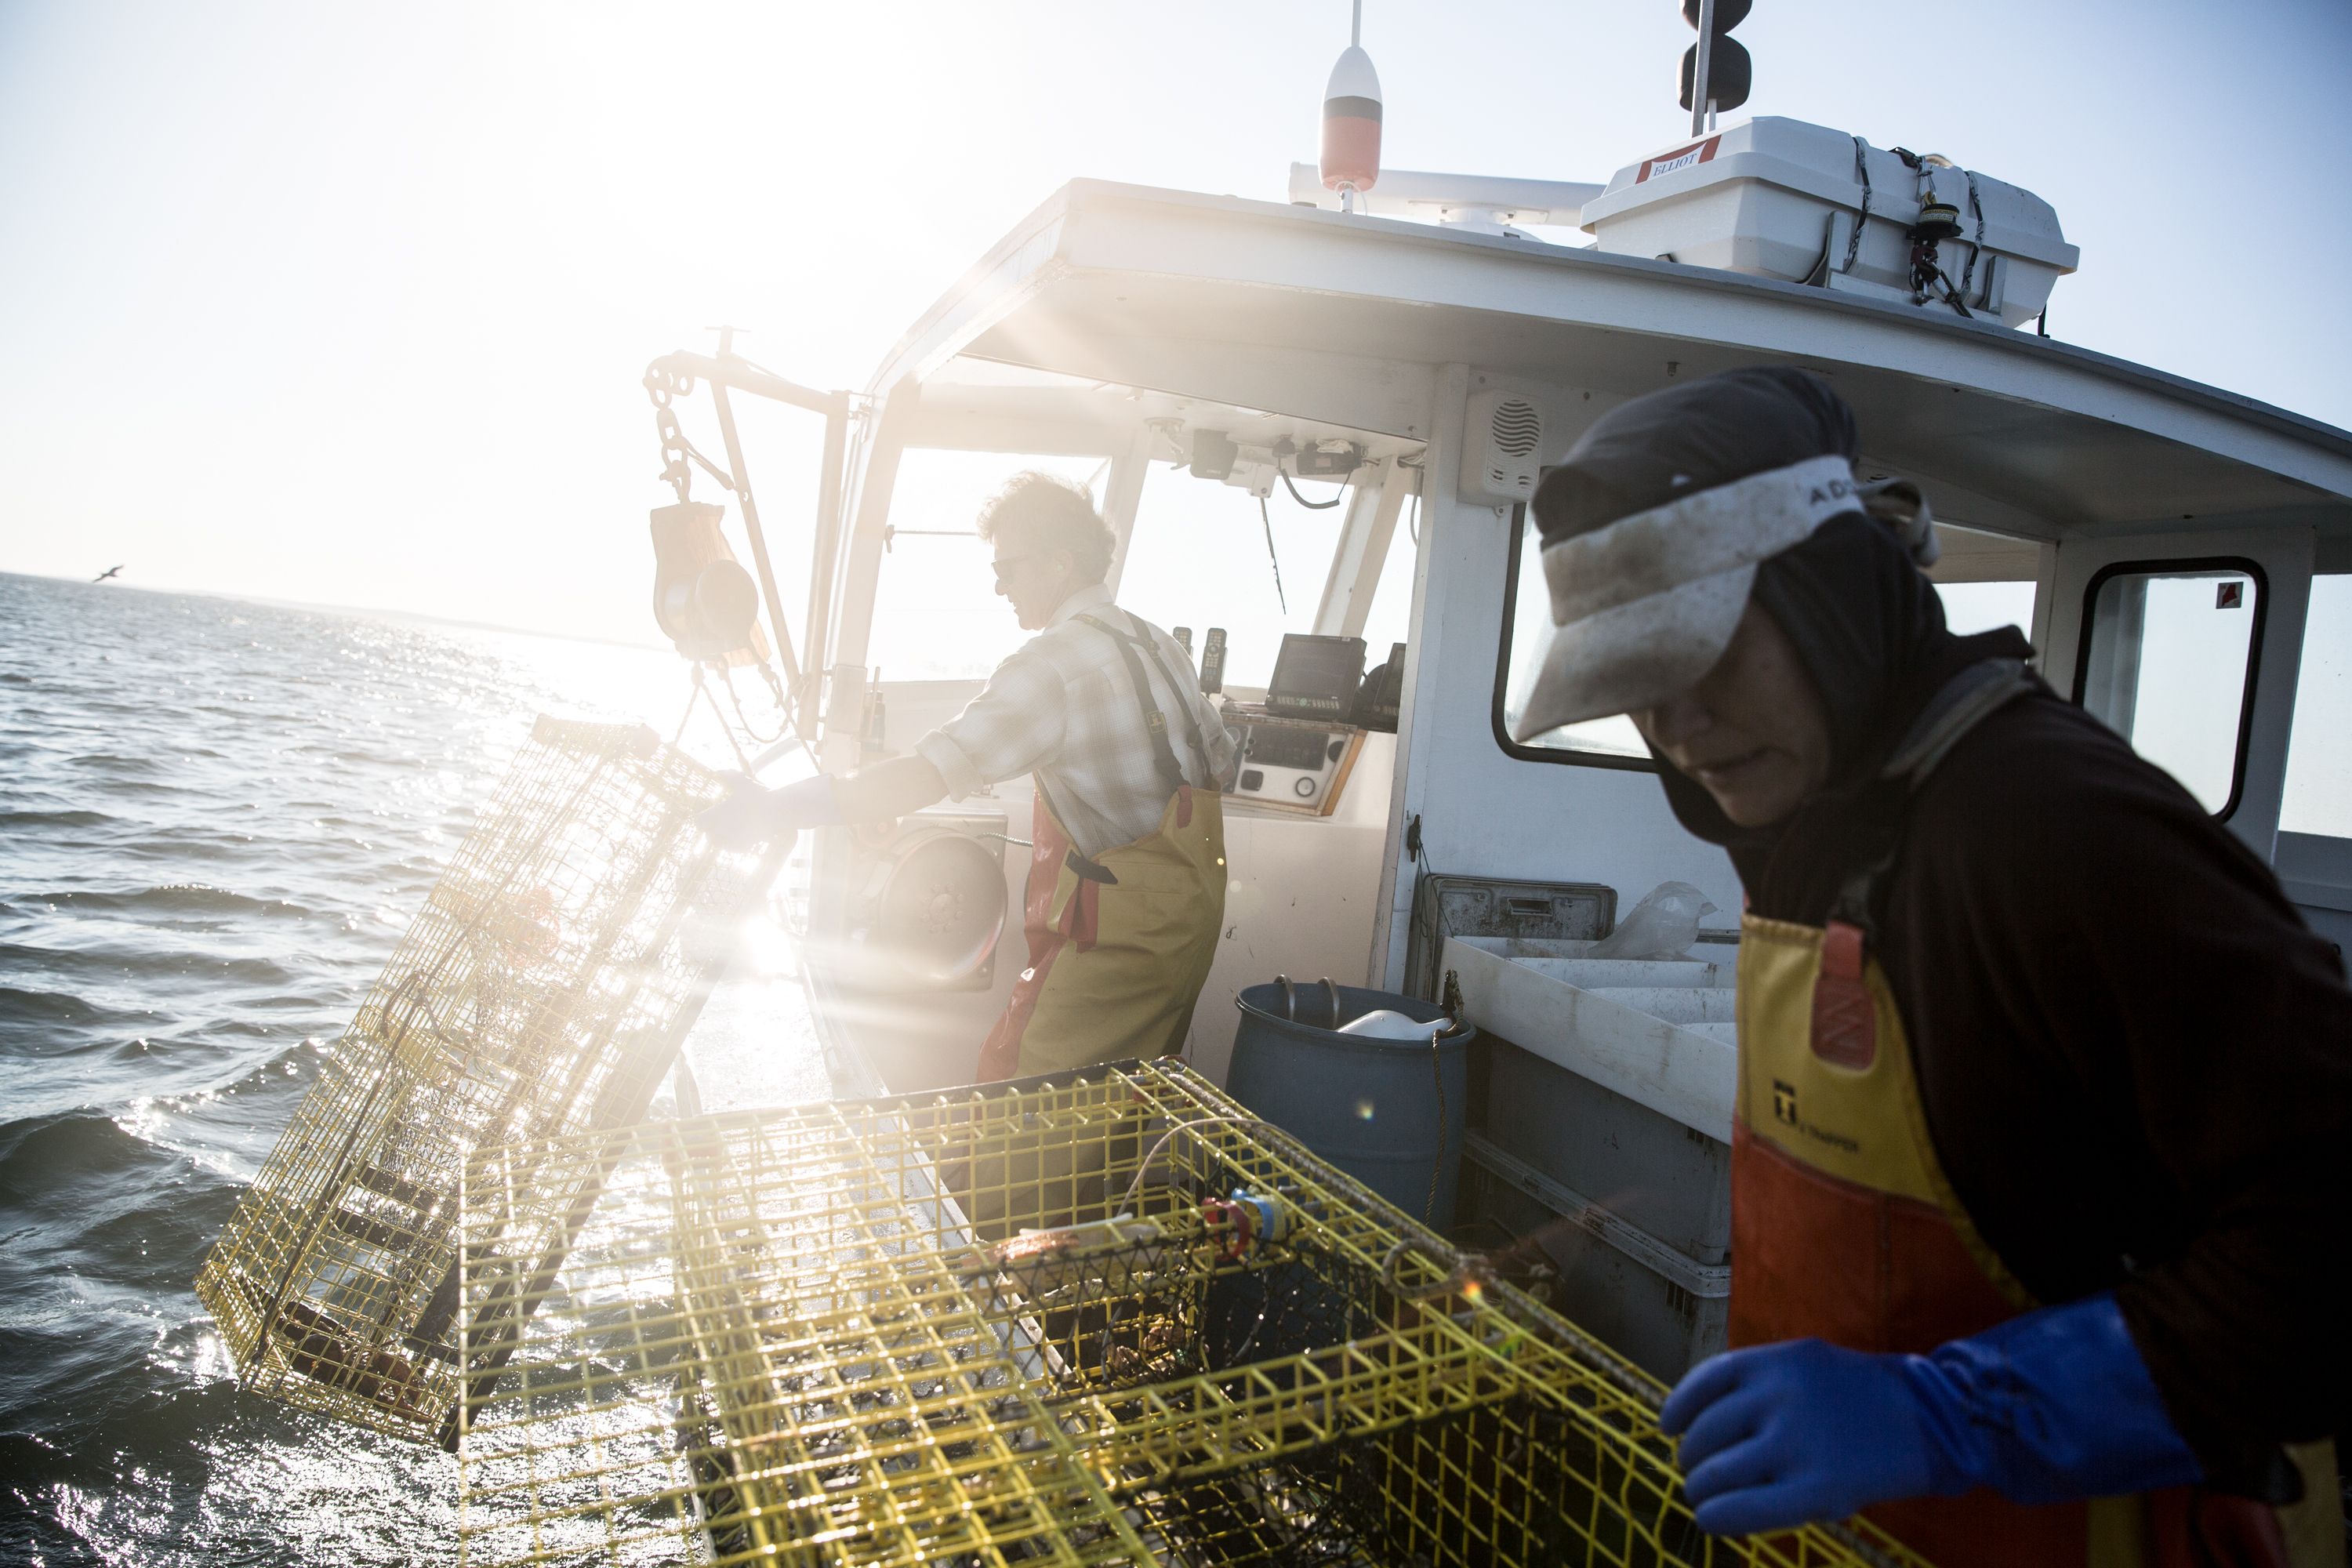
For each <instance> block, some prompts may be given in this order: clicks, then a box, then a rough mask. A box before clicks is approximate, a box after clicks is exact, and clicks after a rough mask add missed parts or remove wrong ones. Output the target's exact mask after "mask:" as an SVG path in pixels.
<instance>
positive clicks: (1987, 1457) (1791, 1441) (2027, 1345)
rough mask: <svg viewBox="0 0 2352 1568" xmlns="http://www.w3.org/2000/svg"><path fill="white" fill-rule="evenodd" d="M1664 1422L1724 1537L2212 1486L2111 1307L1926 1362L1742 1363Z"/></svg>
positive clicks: (1681, 1401) (1807, 1346)
mask: <svg viewBox="0 0 2352 1568" xmlns="http://www.w3.org/2000/svg"><path fill="white" fill-rule="evenodd" d="M1658 1424H1659V1426H1660V1427H1661V1428H1662V1429H1663V1430H1664V1432H1665V1433H1666V1434H1667V1435H1668V1436H1680V1437H1681V1438H1682V1465H1683V1470H1684V1475H1685V1482H1684V1485H1685V1489H1686V1490H1687V1491H1688V1493H1689V1495H1690V1500H1691V1503H1692V1506H1693V1507H1694V1508H1695V1509H1696V1510H1697V1514H1698V1522H1699V1526H1700V1528H1701V1529H1704V1530H1706V1531H1712V1532H1714V1533H1716V1534H1717V1535H1748V1534H1753V1533H1755V1532H1756V1531H1768V1530H1785V1529H1788V1528H1790V1527H1791V1526H1794V1525H1798V1524H1804V1523H1808V1522H1811V1521H1817V1520H1825V1519H1843V1518H1844V1517H1845V1516H1846V1515H1848V1514H1851V1513H1853V1512H1855V1511H1856V1510H1860V1509H1864V1508H1867V1507H1869V1506H1870V1505H1871V1504H1873V1503H1879V1502H1892V1501H1895V1500H1898V1499H1902V1498H1916V1497H1957V1496H1958V1495H1959V1494H1960V1493H1962V1492H1966V1491H1970V1490H1973V1489H1976V1488H1978V1487H1987V1486H1989V1487H1991V1488H1993V1489H1995V1490H1997V1491H1999V1492H2000V1493H2001V1495H2002V1496H2004V1497H2007V1498H2008V1499H2010V1500H2011V1501H2013V1502H2021V1503H2048V1502H2061V1501H2064V1500H2070V1499H2074V1498H2086V1497H2108V1496H2114V1495H2116V1494H2119V1493H2125V1492H2137V1491H2151V1490H2154V1489H2158V1488H2161V1487H2169V1486H2182V1485H2187V1484H2189V1483H2190V1482H2193V1481H2197V1480H2200V1479H2202V1478H2203V1470H2202V1468H2200V1466H2199V1464H2198V1462H2197V1457H2196V1455H2195V1454H2194V1453H2192V1452H2191V1451H2190V1450H2189V1445H2188V1444H2187V1443H2186V1442H2185V1441H2183V1440H2182V1438H2181V1436H2180V1434H2179V1432H2177V1431H2176V1430H2174V1428H2173V1426H2172V1420H2171V1417H2170V1416H2169V1415H2167V1414H2166V1413H2165V1408H2164V1401H2163V1398H2162V1396H2161V1395H2159V1394H2158V1393H2157V1389H2156V1384H2155V1381H2154V1380H2153V1379H2151V1378H2150V1377H2149V1376H2148V1373H2147V1363H2145V1362H2143V1361H2142V1360H2141V1359H2140V1354H2139V1347H2138V1346H2137V1345H2135V1344H2134V1343H2133V1342H2132V1338H2131V1331H2129V1330H2128V1329H2127V1328H2126V1327H2125V1325H2124V1320H2123V1314H2122V1312H2121V1311H2120V1310H2117V1308H2116V1299H2115V1297H2114V1296H2113V1295H2105V1294H2103V1295H2098V1296H2091V1297H2086V1298H2084V1300H2080V1301H2072V1302H2069V1303H2067V1304H2066V1305H2065V1306H2063V1307H2046V1308H2043V1309H2042V1310H2040V1311H2036V1312H2028V1313H2026V1314H2024V1315H2023V1316H2021V1317H2017V1318H2012V1319H2011V1320H2010V1321H2008V1322H2005V1323H2000V1324H1997V1325H1996V1326H1994V1327H1993V1328H1990V1329H1988V1330H1986V1331H1984V1332H1983V1333H1980V1334H1976V1335H1972V1336H1970V1337H1969V1338H1968V1339H1964V1340H1954V1341H1952V1342H1950V1343H1948V1344H1945V1345H1941V1346H1938V1347H1937V1349H1936V1350H1935V1351H1934V1352H1932V1353H1930V1354H1927V1355H1923V1356H1922V1355H1871V1354H1867V1353H1865V1352H1861V1351H1849V1350H1841V1349H1839V1348H1838V1347H1837V1346H1835V1345H1832V1344H1826V1343H1824V1342H1822V1341H1820V1340H1791V1341H1789V1342H1785V1343H1782V1344H1772V1345H1758V1346H1755V1347H1754V1348H1752V1349H1748V1350H1739V1351H1732V1352H1728V1353H1727V1354H1724V1355H1719V1356H1716V1357H1713V1358H1711V1359H1710V1360H1708V1361H1706V1362H1703V1363H1700V1364H1699V1365H1698V1366H1696V1367H1695V1368H1693V1369H1692V1370H1691V1372H1690V1374H1689V1375H1688V1376H1686V1377H1685V1378H1684V1379H1683V1381H1682V1383H1681V1384H1680V1385H1679V1386H1677V1387H1676V1388H1675V1391H1674V1393H1673V1394H1671V1395H1669V1396H1668V1397H1667V1399H1666V1404H1665V1408H1664V1410H1663V1411H1662V1412H1661V1413H1660V1415H1659V1422H1658Z"/></svg>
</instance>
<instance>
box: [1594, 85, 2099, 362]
mask: <svg viewBox="0 0 2352 1568" xmlns="http://www.w3.org/2000/svg"><path fill="white" fill-rule="evenodd" d="M1865 183H1866V184H1867V195H1866V200H1867V204H1868V215H1867V216H1866V217H1865V216H1864V202H1865V190H1864V186H1865ZM1930 200H1933V201H1939V202H1943V203H1946V204H1948V205H1951V206H1952V207H1954V208H1955V209H1957V210H1958V224H1959V231H1960V232H1959V237H1958V238H1948V239H1945V240H1943V241H1941V242H1940V243H1939V245H1938V246H1937V261H1938V262H1939V263H1940V265H1941V267H1942V268H1943V272H1944V274H1945V276H1946V277H1947V278H1948V279H1949V280H1950V282H1951V285H1952V289H1953V290H1954V291H1955V292H1956V293H1957V294H1958V298H1959V300H1960V302H1961V303H1962V304H1963V305H1964V306H1965V307H1966V308H1967V310H1968V311H1969V314H1970V315H1972V316H1977V317H1980V318H1985V319H1990V320H1996V321H2000V322H2001V323H2002V324H2003V325H2004V326H2011V327H2015V326H2021V325H2023V324H2024V323H2025V322H2027V321H2032V319H2033V318H2034V317H2035V316H2038V315H2040V314H2041V313H2042V307H2043V306H2044V305H2046V304H2048V303H2049V300H2050V289H2051V286H2052V285H2053V283H2055V282H2056V281H2057V280H2058V279H2060V278H2061V277H2063V276H2064V275H2065V274H2067V273H2069V272H2072V271H2074V268H2075V267H2076V265H2077V264H2078V263H2079V262H2080V261H2081V259H2082V253H2081V252H2080V251H2079V250H2077V249H2076V248H2075V247H2074V246H2071V245H2069V244H2067V243H2066V240H2065V237H2064V236H2063V235H2062V234H2061V233H2060V232H2059V228H2058V215H2057V213H2056V212H2055V211H2053V209H2052V208H2051V205H2050V204H2049V203H2047V202H2045V201H2043V200H2042V198H2041V197H2039V196H2037V195H2034V194H2033V193H2032V192H2031V191H2027V190H2021V189H2020V188H2019V187H2017V186H2015V185H2011V184H2004V183H2003V182H2001V181H2000V180H1996V179H1992V178H1990V176H1988V175H1984V174H1973V173H1971V172H1970V171H1969V170H1966V169H1959V168H1954V167H1951V166H1948V165H1941V164H1939V163H1927V162H1925V161H1923V163H1922V166H1921V167H1919V168H1916V169H1914V168H1913V167H1911V166H1910V165H1909V164H1908V163H1905V161H1904V160H1903V159H1902V158H1901V157H1899V156H1897V155H1896V154H1895V153H1892V152H1888V151H1886V150H1885V149H1883V148H1877V147H1872V146H1869V145H1868V144H1867V143H1865V142H1862V141H1861V140H1860V139H1859V138H1857V137H1854V136H1850V135H1848V134H1847V133H1846V132H1843V131H1832V130H1831V129H1830V128H1829V127H1828V126H1825V125H1808V124H1806V123H1805V122H1804V121H1801V120H1782V119H1778V118H1774V117H1769V116H1768V117H1765V118H1761V119H1757V120H1749V121H1742V122H1740V123H1738V124H1733V125H1727V126H1724V127H1723V128H1722V129H1721V130H1719V131H1717V132H1713V133H1712V134H1709V135H1706V136H1702V137H1699V138H1697V139H1696V140H1693V141H1689V142H1679V143H1677V144H1676V145H1675V146H1673V147H1668V148H1664V149H1663V150H1661V151H1660V152H1658V153H1655V154H1654V155H1653V156H1651V157H1648V158H1644V159H1643V160H1642V161H1641V162H1640V163H1630V164H1628V165H1626V166H1625V167H1624V168H1622V169H1620V170H1618V171H1617V173H1616V174H1615V176H1614V177H1612V179H1611V180H1610V182H1609V186H1608V189H1607V190H1605V191H1604V192H1602V193H1601V195H1599V196H1598V197H1595V198H1594V199H1593V200H1591V201H1590V202H1587V203H1586V204H1585V205H1584V229H1585V232H1587V233H1588V234H1591V235H1592V236H1593V237H1595V238H1596V239H1597V240H1598V241H1599V247H1600V248H1601V249H1602V250H1604V251H1608V252H1611V253H1612V254H1615V255H1620V256H1649V257H1658V258H1664V259H1667V260H1671V261H1679V262H1685V263H1687V264H1689V265H1691V266H1694V267H1716V268H1723V269H1724V270H1726V271H1730V272H1746V273H1750V274H1753V275H1755V276H1759V277H1764V278H1778V279H1782V280H1783V281H1786V282H1790V283H1808V282H1810V283H1818V284H1822V285H1823V286H1825V287H1828V288H1831V289H1839V290H1842V291H1852V292H1856V293H1864V294H1870V295H1874V296H1876V297H1878V298H1881V299H1890V300H1905V301H1906V302H1910V301H1915V300H1916V299H1917V296H1916V293H1915V291H1914V290H1913V289H1912V286H1911V230H1912V227H1913V226H1914V225H1916V223H1917V222H1918V221H1919V213H1920V208H1921V207H1922V205H1925V203H1926V202H1927V201H1930ZM1857 222H1859V223H1860V225H1861V234H1860V237H1859V238H1857V237H1855V233H1854V229H1855V225H1856V224H1857ZM1925 303H1926V304H1927V306H1928V307H1929V308H1931V309H1935V310H1950V309H1951V308H1952V307H1951V305H1950V304H1949V303H1948V301H1947V300H1945V299H1944V298H1942V290H1941V289H1937V290H1936V291H1935V292H1934V294H1933V295H1932V296H1931V297H1930V298H1929V299H1928V300H1926V301H1925Z"/></svg>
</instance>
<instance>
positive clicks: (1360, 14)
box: [1348, 0, 1364, 49]
mask: <svg viewBox="0 0 2352 1568" xmlns="http://www.w3.org/2000/svg"><path fill="white" fill-rule="evenodd" d="M1348 47H1349V48H1351V49H1360V48H1362V47H1364V0H1356V5H1355V16H1353V17H1352V18H1351V19H1350V20H1349V23H1348Z"/></svg>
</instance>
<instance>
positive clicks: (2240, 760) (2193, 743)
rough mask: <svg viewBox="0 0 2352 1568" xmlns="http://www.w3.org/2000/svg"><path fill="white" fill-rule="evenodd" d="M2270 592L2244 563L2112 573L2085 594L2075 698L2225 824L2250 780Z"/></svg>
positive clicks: (2132, 567) (2158, 565)
mask: <svg viewBox="0 0 2352 1568" xmlns="http://www.w3.org/2000/svg"><path fill="white" fill-rule="evenodd" d="M2265 596H2266V595H2265V594H2264V584H2263V574H2262V569H2261V568H2260V567H2258V566H2256V565H2255V564H2254V563H2252V562H2251V561H2240V560H2210V561H2171V562H2140V563H2126V564H2124V565H2118V566H2110V567H2107V568H2106V569H2105V570H2104V571H2102V572H2100V573H2099V574H2097V575H2096V576H2095V577H2093V578H2092V579H2091V583H2090V586H2089V588H2088V589H2087V590H2086V592H2085V600H2084V615H2083V647H2082V654H2081V657H2080V658H2078V659H2077V660H2076V661H2075V674H2074V700H2076V701H2078V702H2080V703H2081V704H2082V705H2083V706H2084V707H2085V708H2087V709H2089V710H2091V711H2092V712H2093V713H2095V714H2096V715H2097V716H2098V717H2099V718H2101V719H2103V720H2105V721H2106V722H2107V723H2108V724H2109V725H2110V726H2112V727H2113V728H2114V729H2115V731H2116V733H2118V734H2120V735H2122V736H2123V737H2124V738H2125V739H2126V740H2127V741H2129V742H2131V743H2132V745H2133V747H2134V749H2136V750H2137V752H2139V754H2140V755H2141V756H2143V757H2146V758H2147V760H2148V761H2150V762H2152V763H2156V765H2157V766H2158V767H2160V768H2162V769H2164V770H2165V771H2166V772H2167V773H2170V774H2171V775H2172V776H2173V777H2174V778H2176V779H2179V781H2180V782H2181V784H2183V785H2184V786H2186V787H2187V789H2188V790H2189V794H2191V795H2195V796H2196V797H2197V798H2198V800H2199V801H2200V802H2202V803H2203V805H2204V806H2205V809H2206V810H2208V811H2210V812H2211V813H2213V815H2214V816H2229V815H2230V813H2231V811H2233V810H2235V809H2236V807H2237V804H2238V790H2239V786H2240V784H2242V780H2243V777H2244V773H2245V762H2246V742H2247V737H2248V731H2249V726H2250V723H2251V721H2252V717H2253V688H2254V673H2255V668H2254V667H2255V658H2254V656H2255V650H2256V649H2258V648H2260V647H2262V626H2263V607H2264V606H2263V599H2264V597H2265Z"/></svg>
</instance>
